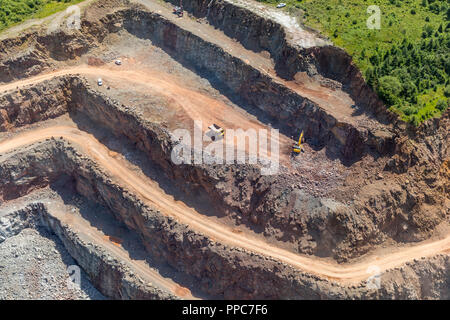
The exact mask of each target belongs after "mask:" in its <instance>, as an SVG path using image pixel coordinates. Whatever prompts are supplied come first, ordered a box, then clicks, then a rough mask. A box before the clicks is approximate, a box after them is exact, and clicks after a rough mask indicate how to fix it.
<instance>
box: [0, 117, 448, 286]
mask: <svg viewBox="0 0 450 320" xmlns="http://www.w3.org/2000/svg"><path fill="white" fill-rule="evenodd" d="M52 137H54V138H59V137H64V138H65V139H67V140H68V141H70V142H73V143H75V144H77V145H78V146H79V147H80V148H81V149H82V150H84V152H85V153H86V154H87V155H89V156H91V157H92V159H94V160H95V161H96V162H97V163H98V164H99V165H100V166H101V167H103V168H104V169H105V170H106V171H107V172H108V173H109V174H110V175H111V176H112V178H113V179H115V180H117V182H118V183H119V184H121V185H122V186H124V187H126V188H128V189H129V190H130V191H132V192H133V193H134V194H136V195H138V196H139V197H141V198H142V199H143V200H144V201H145V202H147V203H149V204H150V205H152V206H153V207H155V208H156V209H158V210H160V211H161V212H162V213H163V214H165V215H167V216H171V217H173V218H174V219H176V220H177V221H178V222H180V223H182V224H185V225H188V226H190V227H191V228H192V229H194V230H196V231H198V232H200V233H202V234H204V235H206V236H208V237H209V238H211V239H213V240H215V241H217V242H221V243H223V244H227V245H230V246H232V247H240V248H244V249H246V250H249V251H252V252H255V253H258V254H261V255H265V256H270V257H272V258H274V259H277V260H279V261H281V262H284V263H287V264H289V265H291V266H293V267H295V268H297V269H300V270H303V271H306V272H308V273H311V274H316V275H318V276H321V277H325V278H328V279H330V280H335V281H339V282H342V283H357V282H359V281H362V280H365V279H367V277H368V273H367V270H368V268H369V267H373V266H377V267H378V268H379V270H380V271H381V272H382V271H384V270H387V269H391V268H394V267H397V266H400V265H402V264H403V263H405V262H407V261H411V260H413V259H420V258H421V257H429V256H433V255H436V254H440V253H445V254H448V253H449V252H450V235H449V236H447V237H446V238H444V239H441V240H438V241H433V242H427V243H421V244H418V245H415V246H412V247H407V248H404V249H401V250H400V251H398V252H392V253H389V254H387V255H385V256H382V257H375V256H372V257H368V258H366V259H365V260H364V262H359V263H354V264H346V265H338V264H336V263H329V262H325V261H323V260H320V259H318V258H311V257H307V256H302V255H299V254H295V253H293V252H289V251H287V250H284V249H281V248H278V247H276V246H274V245H272V244H269V243H267V242H265V241H263V240H260V239H257V238H256V237H253V236H251V235H245V234H236V233H234V232H233V229H232V228H231V227H228V226H226V225H223V224H221V223H219V222H216V221H214V220H212V219H209V218H208V217H205V216H204V215H201V214H200V213H198V212H196V211H195V210H194V209H192V208H190V207H188V206H187V205H186V204H184V203H183V202H180V201H176V200H174V199H173V197H172V196H170V195H168V194H166V193H165V192H164V191H162V189H161V188H160V187H159V186H158V185H157V184H156V183H155V182H154V181H152V180H151V179H149V178H147V177H145V176H143V175H139V174H137V173H135V172H134V171H133V170H131V169H129V164H128V163H127V161H126V160H124V159H119V157H112V156H111V154H112V153H111V150H109V149H108V148H106V147H105V146H104V145H103V144H101V143H100V142H99V141H98V140H96V139H95V137H94V136H92V135H91V134H88V133H86V132H83V131H80V130H78V129H76V128H74V127H70V126H58V127H57V126H55V127H49V128H45V129H36V130H32V131H29V132H25V133H22V134H19V135H17V136H15V137H12V138H8V139H6V140H3V141H0V153H4V152H7V151H9V150H12V149H15V148H20V147H23V146H25V145H28V144H32V143H35V142H38V141H41V140H44V139H47V138H52Z"/></svg>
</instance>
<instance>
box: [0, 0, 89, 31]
mask: <svg viewBox="0 0 450 320" xmlns="http://www.w3.org/2000/svg"><path fill="white" fill-rule="evenodd" d="M81 1H83V0H0V31H2V30H4V29H6V28H8V27H10V26H13V25H15V24H18V23H21V22H23V21H25V20H27V19H30V18H37V19H39V18H44V17H47V16H49V15H52V14H54V13H56V12H58V11H61V10H64V9H66V8H67V7H69V6H71V5H73V4H77V3H80V2H81Z"/></svg>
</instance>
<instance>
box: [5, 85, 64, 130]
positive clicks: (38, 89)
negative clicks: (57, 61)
mask: <svg viewBox="0 0 450 320" xmlns="http://www.w3.org/2000/svg"><path fill="white" fill-rule="evenodd" d="M68 90H70V86H69V85H68V82H67V78H56V79H52V80H47V81H44V82H42V83H39V84H37V85H35V86H32V87H27V88H23V89H18V90H15V91H12V92H10V93H6V94H3V95H1V96H0V132H2V131H8V130H9V129H11V128H17V127H21V126H23V125H26V124H31V123H36V122H39V121H42V120H47V119H51V118H55V117H58V116H60V115H63V114H64V113H67V111H68V102H69V100H68V99H67V97H68V96H69V92H68Z"/></svg>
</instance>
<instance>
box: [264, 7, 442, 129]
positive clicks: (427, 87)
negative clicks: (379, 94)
mask: <svg viewBox="0 0 450 320" xmlns="http://www.w3.org/2000/svg"><path fill="white" fill-rule="evenodd" d="M259 1H260V2H267V3H271V4H273V5H275V4H276V3H278V2H285V3H287V7H286V8H285V9H284V10H288V11H289V12H291V13H292V12H295V11H294V10H292V9H293V8H298V9H301V10H302V11H303V16H302V17H300V18H301V20H302V21H303V23H305V24H307V25H309V26H311V27H313V28H315V29H318V30H320V31H321V32H323V33H324V34H326V35H327V36H328V37H329V38H330V39H331V40H332V41H333V42H334V43H335V44H336V45H338V46H340V47H342V48H345V49H346V50H347V52H349V53H350V54H351V55H352V56H353V59H354V61H355V62H356V63H357V65H358V66H359V67H360V69H361V70H362V72H363V74H364V75H365V76H366V79H367V80H369V79H368V74H367V71H368V70H369V69H370V68H376V67H377V65H376V64H373V63H372V62H371V61H370V57H371V56H374V55H379V56H381V57H383V53H385V52H386V51H389V50H391V49H392V48H393V46H394V45H395V46H401V43H402V41H403V40H404V39H406V41H407V43H412V44H414V46H415V47H416V48H415V49H416V50H417V51H418V52H422V55H423V56H424V57H422V58H421V60H422V63H423V64H426V61H424V60H426V57H425V56H426V55H427V54H430V55H434V56H435V57H438V58H437V59H447V60H446V61H447V66H448V61H449V60H448V59H449V55H448V53H445V52H446V51H449V50H450V49H449V48H448V43H447V44H446V43H445V41H448V33H449V29H447V30H446V27H447V25H448V17H447V9H446V8H445V7H447V8H448V7H450V5H449V4H448V1H447V0H444V1H442V0H441V1H439V0H425V1H426V5H425V6H423V5H422V3H423V0H370V1H368V0H301V1H298V0H280V1H275V0H259ZM430 4H431V5H432V6H434V7H436V5H439V6H440V10H439V11H440V12H436V10H434V12H433V10H430ZM369 5H378V6H379V7H380V9H381V29H380V30H370V29H368V28H367V25H366V21H367V19H368V18H369V16H370V14H368V13H367V8H368V6H369ZM442 6H444V7H442ZM432 9H435V8H432ZM441 25H442V26H443V32H441V33H438V34H436V35H435V32H436V31H437V30H438V29H439V26H441ZM427 28H428V29H430V30H433V31H432V35H431V36H427V37H425V38H424V37H423V35H422V33H423V31H424V30H427ZM445 34H447V35H445ZM433 37H434V40H435V41H436V42H438V43H439V41H441V42H442V41H443V42H444V44H441V47H440V48H437V49H430V50H428V49H423V47H420V45H421V43H422V42H428V41H429V39H431V38H433ZM439 37H441V38H443V39H444V40H442V39H441V38H439ZM425 51H428V52H426V53H425ZM403 56H405V55H403ZM400 58H401V57H400ZM380 60H383V58H381V59H380ZM405 64H407V63H405ZM413 64H415V62H412V63H411V62H410V65H413ZM400 67H401V66H400ZM392 69H395V68H392ZM437 69H439V72H440V73H441V76H439V77H440V80H437V79H435V78H434V76H433V74H434V73H436V70H431V71H430V70H420V71H419V73H418V74H415V75H413V76H412V77H411V78H412V79H411V81H413V82H415V84H416V86H417V92H416V93H414V94H411V93H409V94H404V96H403V97H399V100H398V101H395V102H392V101H391V102H389V101H387V100H386V99H384V100H385V102H386V103H387V105H388V106H391V109H392V110H394V111H396V112H397V113H399V114H400V116H401V117H402V118H403V119H404V120H407V121H411V122H415V123H420V122H421V121H423V120H425V119H427V118H430V117H433V116H439V115H440V114H441V113H442V111H443V110H445V109H443V107H442V102H443V101H445V102H446V103H447V106H448V101H447V98H446V97H445V96H444V88H445V87H446V86H447V88H448V86H449V80H448V79H449V76H448V70H445V69H446V68H445V62H444V63H443V64H442V63H441V65H440V66H438V67H437ZM372 71H373V70H370V71H369V73H371V72H372ZM442 71H443V72H442ZM393 73H395V72H394V70H390V68H385V69H384V72H379V74H378V76H376V77H375V79H372V81H368V82H369V84H371V85H372V86H373V87H374V88H375V89H376V90H377V91H379V90H378V89H377V87H378V86H379V80H380V78H381V77H382V76H386V75H389V76H391V75H392V74H393ZM430 73H431V76H430V78H431V81H432V82H431V83H425V82H424V83H420V82H421V78H422V79H426V78H427V77H428V75H429V74H430ZM369 77H370V75H369ZM397 77H399V78H400V80H401V81H403V79H401V76H398V75H397ZM442 77H443V78H444V79H442ZM411 95H414V96H415V98H413V97H411V99H409V96H411ZM439 101H441V107H440V109H441V110H440V109H439V108H437V107H436V106H437V105H438V102H439ZM442 109H443V110H442Z"/></svg>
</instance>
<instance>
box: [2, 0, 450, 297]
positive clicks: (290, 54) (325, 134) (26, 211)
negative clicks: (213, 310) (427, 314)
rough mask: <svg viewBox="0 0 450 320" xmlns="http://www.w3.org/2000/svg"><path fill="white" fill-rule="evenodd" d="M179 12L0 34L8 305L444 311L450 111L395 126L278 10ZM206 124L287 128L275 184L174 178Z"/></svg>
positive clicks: (203, 1) (132, 5) (135, 0)
mask: <svg viewBox="0 0 450 320" xmlns="http://www.w3.org/2000/svg"><path fill="white" fill-rule="evenodd" d="M177 2H178V1H175V0H174V1H156V0H130V1H125V0H123V1H122V0H107V1H85V2H82V3H81V4H79V7H80V8H81V9H80V10H81V23H80V27H79V28H71V27H70V25H66V24H65V23H61V24H60V26H59V27H58V28H57V29H56V30H53V29H51V25H52V22H53V21H54V20H55V19H56V18H59V17H61V15H60V14H57V15H56V16H55V17H56V18H55V17H53V18H52V17H51V18H50V19H42V20H39V21H35V23H34V24H31V25H30V24H27V25H26V26H24V27H21V26H20V25H19V26H16V27H14V28H13V29H12V30H7V32H4V33H1V34H0V299H450V228H449V223H450V219H449V208H450V200H449V197H448V195H449V187H450V180H449V177H450V165H449V164H450V163H449V161H450V157H449V151H448V142H449V112H448V111H447V112H446V113H445V114H444V115H443V116H442V117H441V118H436V119H431V120H428V121H427V122H425V123H424V124H422V125H421V126H420V127H413V126H412V125H409V124H406V123H404V122H402V121H400V120H399V119H398V118H397V116H396V115H394V114H392V113H391V112H389V111H388V110H387V109H386V108H385V106H384V105H383V103H382V102H381V101H380V100H379V98H378V97H377V95H376V94H375V93H374V92H373V91H372V90H371V89H370V87H369V86H368V85H367V84H366V83H365V82H364V79H363V77H362V75H361V73H360V72H359V70H358V69H357V68H356V67H355V65H354V64H353V63H352V59H351V57H350V56H349V55H347V54H346V53H345V51H343V50H342V49H340V48H337V47H335V46H333V44H332V43H331V42H330V41H329V40H328V39H326V38H324V37H322V36H320V35H319V34H317V33H315V32H314V31H309V30H306V29H304V28H303V27H302V26H300V25H299V24H298V23H297V22H296V20H295V19H294V18H291V17H289V16H287V15H285V14H283V13H281V12H280V11H276V9H272V8H269V7H264V6H263V5H261V4H259V3H257V2H253V1H250V0H248V1H240V0H221V1H219V0H216V1H215V0H213V1H211V0H184V2H183V4H184V9H185V10H186V11H185V14H184V16H183V17H181V18H180V17H178V16H177V15H175V14H173V9H172V5H176V4H177ZM61 21H63V20H61ZM118 60H119V61H120V63H118ZM99 78H101V80H102V85H99ZM199 123H202V124H203V127H202V128H197V129H200V130H202V132H205V131H206V130H207V127H208V126H209V125H211V124H217V125H218V126H220V127H222V128H225V129H226V130H228V129H234V130H238V129H242V130H243V131H242V132H241V133H238V134H237V136H236V140H237V139H239V138H240V136H239V135H240V134H243V135H245V131H247V130H249V129H253V130H255V132H259V131H260V130H264V129H266V130H267V132H271V130H273V129H277V130H278V131H279V135H278V136H277V137H272V138H269V140H270V139H271V141H270V143H269V146H271V145H272V144H275V143H276V144H278V145H279V163H278V166H277V171H276V172H275V173H272V174H262V172H263V170H262V167H264V164H263V163H261V162H256V163H250V161H248V162H244V163H240V162H237V161H235V162H233V163H228V162H227V163H224V164H220V163H205V162H203V163H198V162H195V161H192V162H189V163H181V164H176V163H174V161H173V150H174V148H175V147H176V146H177V145H179V144H180V140H179V139H177V138H176V137H175V136H174V134H173V133H174V132H176V131H177V130H187V131H189V132H190V133H193V132H194V131H195V129H196V125H197V126H198V124H199ZM302 131H303V132H304V137H305V142H304V146H303V148H304V150H303V152H301V153H299V154H295V155H293V154H292V152H291V147H292V145H293V144H294V143H295V142H296V141H297V140H298V137H299V135H300V133H301V132H302ZM225 135H226V131H225ZM243 139H245V136H244V137H243ZM274 139H276V141H274ZM230 141H231V140H227V143H228V146H230ZM244 141H245V140H244ZM249 141H250V140H249ZM184 142H185V141H184ZM184 142H183V141H182V142H181V143H184ZM235 142H236V141H234V140H233V141H231V144H233V143H235ZM236 143H237V142H236ZM249 143H250V142H249ZM249 143H248V144H249ZM203 144H204V145H203ZM200 145H201V146H202V147H204V146H207V145H208V143H207V139H206V138H205V139H204V141H203V143H202V142H200ZM231 147H235V145H232V146H231ZM240 147H241V148H242V147H244V148H245V152H247V151H248V148H247V147H248V145H247V144H245V143H244V145H243V146H242V144H241V146H240ZM237 149H239V146H237ZM269 149H270V148H269ZM196 152H201V150H194V151H193V155H192V156H193V157H194V154H195V153H196ZM267 156H268V157H270V156H272V154H270V153H269V154H268V155H267ZM247 160H249V159H247ZM73 266H76V267H79V269H80V270H81V271H80V276H81V281H80V284H79V285H78V286H70V285H68V283H71V281H68V277H69V274H68V273H67V269H68V268H71V267H73Z"/></svg>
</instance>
